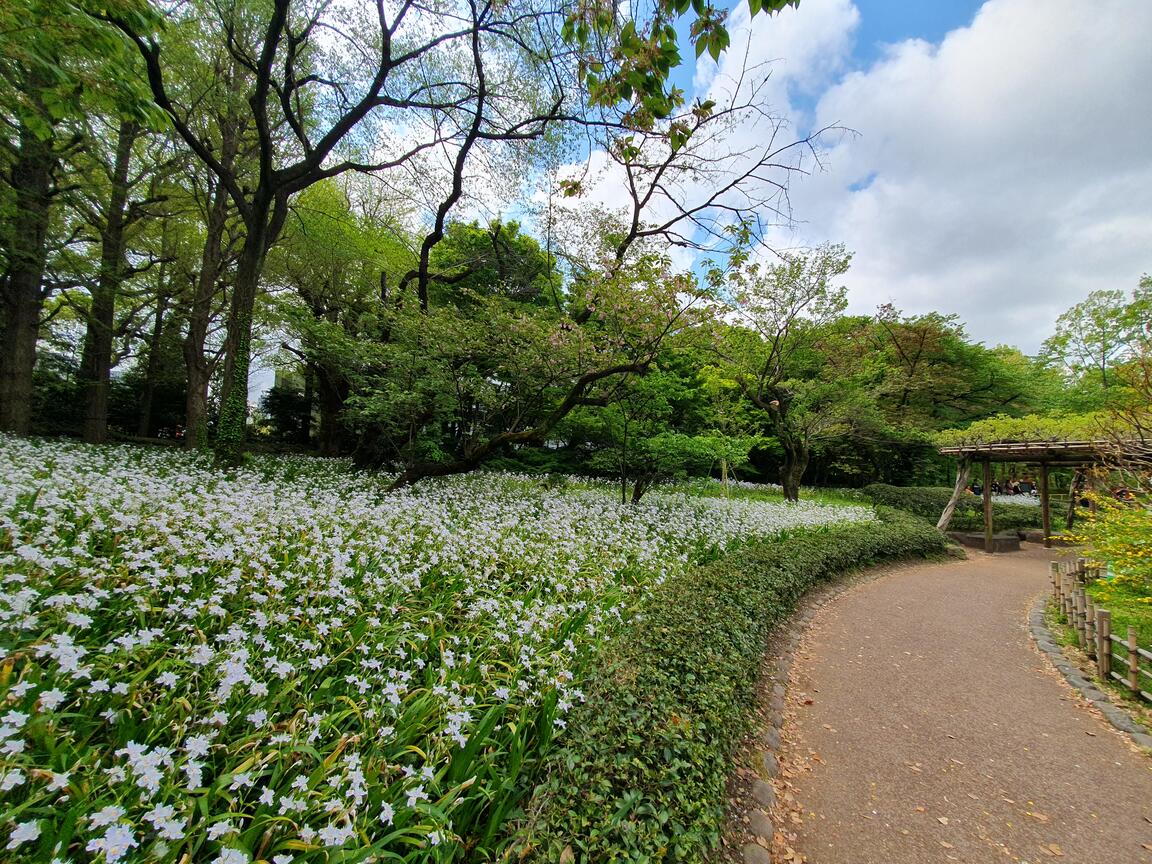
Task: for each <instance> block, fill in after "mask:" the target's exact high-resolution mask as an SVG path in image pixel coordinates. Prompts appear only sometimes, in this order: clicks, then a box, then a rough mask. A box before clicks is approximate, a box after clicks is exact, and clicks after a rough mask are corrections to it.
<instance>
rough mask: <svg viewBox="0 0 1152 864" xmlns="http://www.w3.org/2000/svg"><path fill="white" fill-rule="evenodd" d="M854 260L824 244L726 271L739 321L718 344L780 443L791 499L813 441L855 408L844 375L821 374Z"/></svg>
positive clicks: (796, 492)
mask: <svg viewBox="0 0 1152 864" xmlns="http://www.w3.org/2000/svg"><path fill="white" fill-rule="evenodd" d="M850 261H851V255H850V254H849V253H847V252H846V251H845V249H844V247H843V246H838V245H826V246H822V247H820V248H818V249H816V250H814V251H812V252H796V253H787V254H784V255H782V256H781V260H780V262H779V263H777V264H773V265H770V266H768V267H762V266H761V265H759V264H755V263H754V264H750V265H748V266H747V267H745V268H742V269H740V270H734V271H732V272H731V273H729V274H728V276H727V277H726V284H725V286H724V288H725V293H726V296H727V299H728V304H729V308H730V310H731V312H732V313H733V314H734V317H735V318H736V320H737V321H738V322H739V324H738V326H731V327H722V328H720V340H719V345H718V349H719V351H720V353H721V355H722V356H723V357H725V359H726V360H727V364H726V365H727V369H728V373H729V374H730V375H731V377H732V379H733V380H735V381H736V383H737V385H738V386H739V387H740V389H741V391H742V392H743V393H744V395H745V396H746V397H747V398H748V399H749V400H750V401H751V402H752V404H753V405H755V406H756V407H757V408H759V409H760V410H761V411H762V412H764V417H765V420H766V422H767V425H768V429H769V430H770V432H771V433H772V435H773V436H774V437H775V438H776V440H777V441H778V442H779V444H780V447H781V449H782V450H783V455H784V461H783V466H782V468H781V472H780V482H781V485H782V486H783V487H784V496H785V497H786V498H787V499H788V500H790V501H795V500H797V499H798V498H799V495H800V481H801V478H802V477H803V476H804V471H805V470H806V469H807V467H808V460H809V458H810V456H811V452H812V445H813V443H814V442H815V441H816V440H818V439H820V438H822V437H825V436H828V435H831V434H834V433H835V432H836V431H838V430H839V429H840V428H841V427H843V425H844V423H845V420H846V418H847V417H848V416H849V415H850V413H851V412H849V411H848V410H846V409H847V405H846V400H845V398H844V397H845V393H846V387H845V381H844V380H839V381H837V380H827V379H822V378H821V375H820V371H821V368H822V366H823V365H824V364H823V361H822V358H821V357H820V352H819V345H818V343H819V340H820V338H821V335H822V333H823V330H824V328H825V327H826V326H828V325H830V324H831V323H833V322H834V321H835V320H836V318H837V316H838V315H839V314H840V313H841V312H842V311H843V310H844V307H845V305H846V303H847V301H846V299H845V294H846V290H845V289H844V288H843V287H842V286H838V285H836V284H834V283H835V280H836V279H837V278H838V277H839V276H842V275H843V274H844V273H845V272H847V270H848V265H849V262H850Z"/></svg>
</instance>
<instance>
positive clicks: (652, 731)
mask: <svg viewBox="0 0 1152 864" xmlns="http://www.w3.org/2000/svg"><path fill="white" fill-rule="evenodd" d="M944 546H945V540H944V537H943V535H941V534H940V533H939V532H938V531H936V529H935V528H933V527H931V526H929V525H927V524H925V523H924V522H922V521H921V520H918V519H915V518H912V517H910V516H908V515H906V514H903V513H899V512H897V511H894V510H888V509H887V508H884V509H882V510H881V511H880V521H878V522H874V523H871V524H864V525H844V526H833V527H826V528H821V529H817V530H811V531H805V532H803V533H797V534H794V535H792V536H788V537H786V538H783V539H776V540H772V541H766V542H762V543H756V544H751V545H748V546H744V547H742V548H740V549H739V550H737V551H734V552H732V553H730V554H728V555H726V556H724V557H722V558H720V559H719V560H717V561H715V562H712V563H710V564H707V565H704V566H701V567H697V568H695V569H693V570H691V571H689V572H687V573H685V574H683V575H682V576H679V577H677V578H675V579H671V580H669V581H668V582H666V583H665V584H664V585H662V586H661V587H660V588H659V589H657V590H656V591H655V592H653V594H652V595H651V596H650V597H649V599H648V600H647V601H646V602H645V604H644V607H643V609H642V615H643V617H642V619H641V620H640V621H639V622H638V624H637V626H636V627H634V628H632V629H631V630H629V631H628V633H627V635H625V636H623V637H621V639H619V640H618V641H617V642H616V643H615V644H614V645H612V647H611V648H610V649H608V650H607V651H606V652H605V654H604V656H602V658H601V659H600V661H599V663H598V668H597V670H596V672H595V673H594V674H593V675H592V676H591V679H592V682H593V683H592V685H591V686H590V689H589V692H588V694H587V701H586V702H585V703H584V704H583V705H582V706H580V708H579V709H577V710H576V711H574V712H573V715H572V716H570V717H569V725H568V734H567V736H566V744H565V745H564V747H563V748H562V749H561V750H560V751H559V752H558V754H557V755H555V756H554V757H552V759H551V761H550V764H549V766H548V771H547V778H548V779H546V780H545V782H544V783H543V784H542V785H541V786H540V787H539V788H538V789H537V790H536V792H535V793H534V796H533V799H532V801H531V803H530V806H529V807H528V812H529V813H530V814H531V815H530V817H528V819H527V824H526V825H525V826H524V827H523V828H522V831H521V835H520V843H521V844H522V845H521V849H520V851H521V853H522V854H524V855H525V856H526V857H527V858H528V860H531V861H535V862H550V864H555V862H563V864H566V862H572V864H580V862H589V864H591V862H596V864H603V862H610V861H628V862H655V861H664V862H695V861H702V860H703V859H704V856H705V854H706V852H707V851H709V850H711V849H714V848H715V847H716V846H717V844H718V843H719V840H720V836H721V832H722V830H723V821H724V811H725V794H724V793H725V784H726V781H727V777H728V773H729V770H730V768H731V763H730V757H731V755H732V753H733V749H734V747H735V746H736V744H737V743H738V742H739V741H740V740H741V738H742V737H743V735H744V734H745V733H746V732H747V731H748V728H749V727H748V723H749V722H750V716H751V711H750V706H752V705H753V704H754V702H755V686H756V679H757V672H758V669H759V668H760V662H761V658H762V655H763V651H764V645H765V640H766V639H767V637H768V635H769V634H770V633H771V632H772V630H773V629H774V628H775V627H776V626H777V625H778V624H779V623H780V622H781V621H782V620H783V619H784V618H785V617H786V616H787V615H788V614H789V613H790V612H791V611H792V609H793V607H794V606H795V604H796V601H797V600H798V599H799V597H800V596H801V595H802V594H803V593H804V592H805V591H806V590H807V589H808V588H809V587H811V586H812V585H813V584H814V583H816V582H819V581H821V580H824V579H828V578H830V577H832V576H834V575H836V574H839V573H842V572H844V571H846V570H849V569H852V568H855V567H859V566H861V565H864V564H868V563H871V562H875V561H881V560H886V559H894V558H908V557H923V556H928V555H935V554H940V553H941V552H943V551H944Z"/></svg>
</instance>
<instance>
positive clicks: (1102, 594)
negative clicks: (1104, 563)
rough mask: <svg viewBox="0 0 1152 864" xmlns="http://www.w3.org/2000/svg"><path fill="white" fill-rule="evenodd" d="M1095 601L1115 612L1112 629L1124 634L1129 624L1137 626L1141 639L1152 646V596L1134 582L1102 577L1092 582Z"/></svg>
mask: <svg viewBox="0 0 1152 864" xmlns="http://www.w3.org/2000/svg"><path fill="white" fill-rule="evenodd" d="M1088 594H1089V595H1090V596H1091V597H1092V602H1093V603H1095V604H1097V605H1098V606H1102V607H1103V608H1105V609H1107V610H1108V611H1109V612H1111V613H1112V632H1113V633H1116V634H1118V635H1121V636H1124V635H1126V634H1127V633H1128V627H1129V626H1132V627H1135V628H1136V633H1137V637H1136V638H1137V641H1138V642H1139V643H1140V645H1142V646H1144V647H1149V646H1152V596H1149V595H1148V594H1146V593H1144V592H1143V591H1141V590H1139V588H1137V587H1135V586H1133V585H1132V584H1131V583H1128V582H1124V581H1121V580H1115V579H1101V580H1099V581H1098V582H1096V583H1094V584H1093V585H1091V586H1089V588H1088Z"/></svg>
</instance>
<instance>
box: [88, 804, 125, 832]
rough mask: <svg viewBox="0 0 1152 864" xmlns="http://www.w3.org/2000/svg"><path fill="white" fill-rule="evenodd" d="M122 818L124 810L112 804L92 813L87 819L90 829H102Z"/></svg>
mask: <svg viewBox="0 0 1152 864" xmlns="http://www.w3.org/2000/svg"><path fill="white" fill-rule="evenodd" d="M123 816H124V808H123V807H117V806H116V805H114V804H113V805H109V806H108V807H105V808H103V809H102V810H98V811H96V812H95V813H93V814H92V815H91V816H89V817H88V821H89V823H90V824H91V826H92V828H103V827H104V826H105V825H111V824H112V823H114V822H118V821H120V819H121V818H123Z"/></svg>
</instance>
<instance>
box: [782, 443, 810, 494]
mask: <svg viewBox="0 0 1152 864" xmlns="http://www.w3.org/2000/svg"><path fill="white" fill-rule="evenodd" d="M780 444H781V445H782V446H783V448H784V462H783V464H782V465H781V466H780V485H781V486H783V487H784V498H785V500H788V501H799V500H800V481H801V480H802V479H803V478H804V472H805V471H806V470H807V469H808V457H809V453H808V447H807V445H806V444H804V442H803V441H800V440H797V439H794V438H791V437H788V438H787V440H786V439H785V438H783V437H782V438H781V439H780Z"/></svg>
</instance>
